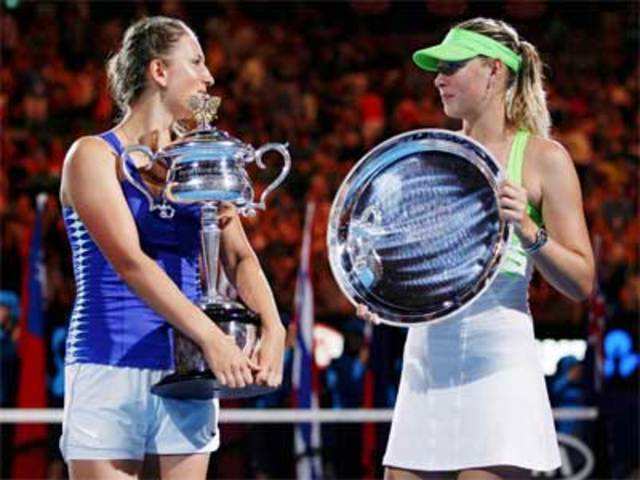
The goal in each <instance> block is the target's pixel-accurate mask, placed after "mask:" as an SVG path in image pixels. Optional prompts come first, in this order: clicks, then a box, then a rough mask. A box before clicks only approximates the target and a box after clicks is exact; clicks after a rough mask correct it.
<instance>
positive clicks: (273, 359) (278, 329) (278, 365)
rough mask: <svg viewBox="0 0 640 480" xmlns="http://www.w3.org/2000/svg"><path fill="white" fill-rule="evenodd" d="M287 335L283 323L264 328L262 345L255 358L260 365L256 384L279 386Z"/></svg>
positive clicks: (261, 339)
mask: <svg viewBox="0 0 640 480" xmlns="http://www.w3.org/2000/svg"><path fill="white" fill-rule="evenodd" d="M285 337H286V331H285V329H284V327H283V326H282V325H276V326H273V327H268V328H263V329H262V337H261V338H260V345H259V347H258V348H257V349H256V352H255V353H254V360H255V361H256V362H257V363H258V366H259V367H260V370H259V371H258V373H257V374H256V376H255V383H256V384H258V385H267V386H269V387H278V386H279V385H280V384H281V383H282V370H283V367H284V342H285Z"/></svg>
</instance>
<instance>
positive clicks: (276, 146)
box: [245, 143, 291, 214]
mask: <svg viewBox="0 0 640 480" xmlns="http://www.w3.org/2000/svg"><path fill="white" fill-rule="evenodd" d="M288 146H289V144H288V143H266V144H264V145H263V146H261V147H260V148H259V149H258V150H256V163H257V164H258V166H259V167H260V168H263V169H264V168H266V165H265V164H264V162H263V161H262V157H263V156H264V154H265V153H267V152H270V151H271V150H274V151H276V152H278V153H279V154H280V155H281V156H282V159H283V160H284V165H283V167H282V171H281V172H280V175H278V177H277V178H276V179H275V180H274V181H273V182H271V185H269V186H268V187H267V188H265V190H264V192H262V195H260V202H258V203H252V204H250V205H248V206H247V207H245V208H246V209H247V210H248V211H249V214H251V210H254V209H256V208H259V209H260V210H264V209H266V208H267V205H266V203H265V201H266V200H267V195H269V194H270V193H271V192H273V191H274V190H275V189H276V188H278V186H279V185H280V184H281V183H282V182H283V181H284V179H285V177H286V176H287V175H288V174H289V170H290V169H291V155H290V154H289V150H288V149H287V147H288Z"/></svg>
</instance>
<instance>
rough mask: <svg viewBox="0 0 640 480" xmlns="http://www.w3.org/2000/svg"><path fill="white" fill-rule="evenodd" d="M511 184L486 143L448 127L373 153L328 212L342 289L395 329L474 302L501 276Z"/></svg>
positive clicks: (408, 136) (396, 140)
mask: <svg viewBox="0 0 640 480" xmlns="http://www.w3.org/2000/svg"><path fill="white" fill-rule="evenodd" d="M502 178H503V173H502V169H501V167H500V165H499V164H498V162H497V161H496V160H495V159H494V158H493V156H492V155H491V154H490V153H489V152H488V151H487V150H486V149H485V148H484V147H482V146H481V145H480V144H479V143H477V142H475V141H474V140H472V139H471V138H469V137H466V136H464V135H461V134H457V133H454V132H451V131H448V130H439V129H422V130H414V131H410V132H406V133H403V134H401V135H398V136H395V137H393V138H391V139H389V140H387V141H385V142H383V143H382V144H380V145H378V146H376V147H375V148H374V149H373V150H371V151H369V152H368V153H367V154H366V155H365V156H364V157H363V158H362V159H361V160H360V161H359V162H358V163H357V164H356V165H355V166H354V167H353V169H352V170H351V171H350V172H349V174H348V175H347V177H346V178H345V180H344V181H343V183H342V185H341V186H340V189H339V190H338V192H337V194H336V197H335V199H334V202H333V205H332V208H331V213H330V215H329V225H328V232H327V242H328V250H329V263H330V265H331V270H332V272H333V275H334V276H335V278H336V281H337V283H338V285H339V286H340V288H341V289H342V291H343V293H344V294H345V295H346V296H347V298H348V299H349V300H350V301H351V302H352V303H353V304H354V305H356V304H364V305H366V306H367V307H368V308H369V310H370V311H371V312H373V313H375V314H377V315H378V316H379V317H380V319H381V321H382V322H384V323H387V324H390V325H396V326H411V325H416V324H424V323H432V322H435V321H440V320H444V319H446V318H448V317H450V316H451V315H453V314H455V313H457V312H459V311H461V310H462V309H463V308H465V307H467V306H469V305H470V304H471V303H472V302H473V301H474V300H475V299H476V298H477V297H478V296H479V295H480V294H481V293H482V292H483V291H484V290H485V289H486V288H487V287H488V286H489V285H490V284H491V282H492V281H493V279H494V278H495V276H496V274H497V272H498V269H499V266H500V263H501V260H502V258H503V256H504V252H505V250H506V249H505V246H506V245H507V244H508V240H509V236H510V228H508V225H507V224H506V222H505V221H504V220H503V219H502V218H501V216H500V213H499V204H498V185H499V183H500V181H501V180H502Z"/></svg>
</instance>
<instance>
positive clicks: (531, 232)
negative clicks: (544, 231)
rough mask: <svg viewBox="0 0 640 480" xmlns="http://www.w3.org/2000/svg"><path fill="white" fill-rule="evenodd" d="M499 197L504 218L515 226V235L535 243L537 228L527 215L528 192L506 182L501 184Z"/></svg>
mask: <svg viewBox="0 0 640 480" xmlns="http://www.w3.org/2000/svg"><path fill="white" fill-rule="evenodd" d="M498 196H499V199H500V213H501V215H502V217H503V218H504V219H505V220H506V221H507V222H509V223H511V224H512V225H513V228H514V230H515V233H516V234H517V235H518V236H519V237H520V238H521V239H523V240H527V241H533V240H532V237H533V238H535V231H536V226H535V224H534V223H533V220H531V218H530V217H529V215H527V191H526V190H525V189H524V188H522V187H521V186H518V185H515V184H514V183H511V182H510V181H509V180H505V181H503V182H502V183H501V184H500V187H499V191H498Z"/></svg>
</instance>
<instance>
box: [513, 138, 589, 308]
mask: <svg viewBox="0 0 640 480" xmlns="http://www.w3.org/2000/svg"><path fill="white" fill-rule="evenodd" d="M531 154H532V155H535V156H536V167H537V168H538V169H539V171H540V176H541V193H542V217H543V219H544V224H545V228H546V229H547V232H548V234H549V241H548V242H547V243H546V245H545V246H544V247H542V248H541V249H540V250H538V252H536V253H534V254H532V258H533V260H534V262H535V266H536V268H537V269H538V270H539V271H540V273H541V274H542V276H543V277H544V278H545V280H547V281H548V282H549V283H550V284H551V285H553V287H554V288H556V289H557V290H558V291H559V292H561V293H562V294H564V295H565V296H567V297H569V298H571V299H572V300H575V301H581V300H584V299H585V298H586V297H587V296H588V295H589V293H590V292H591V289H592V288H593V279H594V275H595V272H594V270H595V267H594V260H593V251H592V249H591V243H590V241H589V233H588V231H587V226H586V221H585V218H584V211H583V207H582V193H581V191H580V182H579V180H578V175H577V173H576V170H575V167H574V165H573V162H572V161H571V158H570V157H569V155H568V154H567V152H566V151H565V150H564V149H563V148H562V147H561V146H560V145H559V144H557V143H554V142H550V141H547V140H543V141H542V143H541V144H540V145H537V146H536V148H534V149H533V151H532V153H531ZM516 190H518V187H515V186H513V185H511V184H507V187H505V188H504V189H503V191H502V193H503V196H502V197H501V199H502V203H503V206H505V207H506V210H503V211H504V212H506V213H507V215H512V217H510V218H509V219H510V220H511V221H513V222H514V227H515V231H516V234H518V235H519V236H520V239H521V240H522V243H523V245H524V246H525V247H526V246H528V245H531V244H532V243H533V242H534V240H535V236H536V232H537V230H538V227H537V226H536V225H535V223H534V222H533V220H531V218H529V216H528V215H526V214H523V213H524V205H526V192H524V200H523V197H522V192H520V193H518V192H516ZM522 191H523V189H522ZM516 203H517V204H519V207H517V206H516ZM516 211H518V213H514V212H516Z"/></svg>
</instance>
